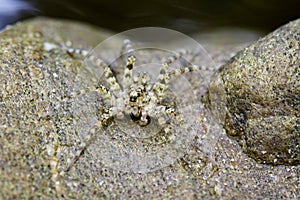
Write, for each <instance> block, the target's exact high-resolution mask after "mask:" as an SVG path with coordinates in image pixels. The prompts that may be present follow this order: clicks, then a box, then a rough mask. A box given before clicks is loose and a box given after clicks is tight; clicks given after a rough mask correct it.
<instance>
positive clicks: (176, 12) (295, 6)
mask: <svg viewBox="0 0 300 200" xmlns="http://www.w3.org/2000/svg"><path fill="white" fill-rule="evenodd" d="M299 7H300V1H299V0H285V1H280V0H265V1H260V0H251V1H250V0H232V1H224V0H213V1H212V0H188V1H179V0H173V1H161V0H147V1H137V0H131V1H128V0H127V1H120V0H110V1H103V0H85V1H82V0H64V1H61V0H42V1H41V0H0V27H2V28H3V27H4V26H5V25H7V24H10V23H14V22H16V21H19V20H21V19H24V18H28V17H31V16H39V15H43V16H51V17H59V18H68V19H76V20H80V21H86V22H89V23H92V24H95V25H98V26H101V27H105V28H108V29H111V30H114V31H118V32H119V31H124V30H128V29H131V28H136V27H143V26H160V27H165V28H170V29H175V30H178V31H181V32H184V33H193V32H199V31H203V30H208V29H211V28H218V27H224V26H225V27H228V26H229V27H230V26H234V27H243V28H251V29H258V30H261V31H271V30H273V29H275V28H276V27H278V26H280V25H282V24H285V23H287V22H288V21H290V20H293V19H296V18H299V17H300V13H299Z"/></svg>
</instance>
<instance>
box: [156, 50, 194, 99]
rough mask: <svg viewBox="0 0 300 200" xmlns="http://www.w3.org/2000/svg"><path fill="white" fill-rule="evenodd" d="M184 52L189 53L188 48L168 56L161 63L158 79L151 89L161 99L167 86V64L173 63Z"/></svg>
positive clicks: (168, 77)
mask: <svg viewBox="0 0 300 200" xmlns="http://www.w3.org/2000/svg"><path fill="white" fill-rule="evenodd" d="M186 54H191V52H190V51H189V50H181V51H179V52H178V53H176V54H175V55H172V56H169V57H168V58H167V59H166V60H165V62H164V63H163V65H162V68H161V69H160V72H159V76H158V81H157V82H156V83H155V84H154V86H153V91H154V93H155V94H156V96H157V97H158V99H160V100H161V99H162V98H163V97H164V96H165V93H166V91H167V90H168V87H169V82H170V76H169V73H168V71H169V65H170V64H172V63H174V62H175V61H176V60H178V59H180V58H182V57H183V56H184V55H186Z"/></svg>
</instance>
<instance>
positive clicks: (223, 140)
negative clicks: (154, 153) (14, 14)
mask: <svg viewBox="0 0 300 200" xmlns="http://www.w3.org/2000/svg"><path fill="white" fill-rule="evenodd" d="M294 23H295V24H297V22H294ZM291 25H292V24H291ZM108 35H110V34H109V33H107V32H105V31H103V30H99V29H95V28H93V27H90V26H87V25H84V24H80V23H78V22H69V21H61V20H51V19H41V18H38V19H34V20H30V21H27V22H23V23H20V24H17V25H15V26H13V27H11V28H10V29H8V30H5V31H3V32H2V33H1V34H0V47H1V48H0V55H1V57H0V87H1V88H0V149H1V154H0V188H1V190H0V199H16V198H17V199H28V198H33V199H34V198H37V199H41V198H42V199H53V198H66V199H70V198H74V199H96V198H98V199H99V198H106V199H120V198H121V199H129V198H135V199H150V198H151V199H174V198H175V199H176V198H177V199H180V198H187V199H193V198H194V199H203V198H205V199H216V198H217V199H218V198H236V199H261V198H273V199H276V198H277V199H278V198H285V199H287V198H288V199H297V198H299V197H300V179H299V176H300V175H299V174H300V167H299V165H295V166H288V165H279V166H271V165H265V164H259V163H257V161H255V160H253V159H251V158H249V156H248V155H247V154H244V153H243V152H242V149H241V148H240V146H239V144H238V143H237V142H236V141H235V140H232V139H230V138H228V137H227V135H226V133H225V132H224V131H223V129H222V128H221V127H220V126H219V125H218V123H217V122H216V121H215V120H214V118H213V117H212V116H209V115H207V116H205V115H199V116H197V117H198V118H199V121H200V122H201V123H200V125H199V126H200V127H201V130H202V131H199V136H197V137H196V138H195V139H194V141H193V143H192V145H191V147H190V148H189V149H188V150H187V152H186V154H185V155H184V156H183V157H181V158H179V159H178V160H177V161H176V162H175V163H173V164H171V165H170V166H167V167H164V168H162V169H160V170H157V171H155V172H151V173H145V174H138V173H130V172H123V171H117V170H114V169H111V168H109V167H107V166H106V165H105V163H103V164H101V163H99V162H95V159H96V158H97V157H101V155H100V154H99V152H95V151H94V150H93V149H89V147H88V149H87V151H85V152H84V154H83V155H82V156H81V157H80V159H79V160H78V161H77V162H76V164H75V165H74V166H73V167H72V168H71V169H70V171H67V172H65V170H64V169H65V168H66V166H67V163H68V162H69V161H70V159H72V158H73V155H74V153H75V152H76V150H77V149H78V146H80V144H81V143H82V140H81V138H80V137H79V136H78V134H77V132H76V129H75V128H74V127H76V123H77V121H78V119H75V118H74V115H73V111H72V106H70V105H69V104H68V102H69V99H68V95H69V93H70V91H72V89H73V88H74V80H75V78H76V76H77V74H78V71H79V69H80V68H81V67H82V66H83V62H82V59H77V58H76V57H74V56H73V55H70V54H68V53H66V52H65V51H64V50H62V49H52V50H49V49H48V50H47V48H46V49H45V43H54V44H60V43H65V42H66V41H72V43H73V46H75V47H79V48H80V47H83V48H87V49H89V48H92V47H93V46H95V45H96V44H98V43H99V42H100V41H101V40H103V39H104V38H106V37H107V36H108ZM298 41H299V40H298ZM214 47H215V46H214ZM214 47H211V48H209V49H210V53H211V55H212V57H215V58H220V59H219V60H216V62H217V63H216V64H217V65H219V64H221V63H223V62H224V60H226V59H227V58H229V55H232V54H235V53H236V52H234V51H232V50H229V48H228V49H227V52H226V51H214ZM117 50H118V51H119V49H117ZM225 50H226V49H225ZM288 50H289V49H287V50H286V51H287V53H288ZM229 51H230V53H228V52H229ZM235 51H236V50H235ZM266 51H268V48H267V47H266ZM216 52H218V53H216ZM222 52H223V53H224V52H226V53H224V55H223V54H222ZM289 55H290V54H289ZM276 59H277V58H276ZM276 59H275V58H274V60H276ZM293 59H296V61H297V60H298V62H299V59H298V58H297V57H296V58H295V57H294V58H293ZM265 62H266V61H265ZM291 73H292V72H291ZM298 73H299V71H298ZM298 88H299V87H298ZM220 96H221V97H224V95H220ZM222 102H225V101H221V104H218V105H220V110H219V111H220V112H219V113H222V112H221V111H222V110H221V108H226V107H227V106H228V105H224V104H222ZM297 109H299V107H297ZM294 115H295V116H296V117H299V115H297V113H294ZM255 119H256V118H253V120H252V121H248V122H247V123H248V124H249V125H248V128H250V127H251V126H252V125H251V123H253V124H257V122H255V121H254V120H255ZM280 120H282V121H284V120H285V121H286V124H287V126H289V127H293V126H294V124H295V123H296V122H295V120H294V118H293V117H289V115H284V116H282V118H276V119H274V120H270V118H264V120H261V121H260V122H259V123H260V126H256V125H253V127H255V128H256V129H252V132H260V131H261V130H264V129H266V130H269V129H275V130H278V129H279V130H281V129H282V130H284V132H287V133H289V131H288V130H287V129H284V128H283V127H279V126H278V129H277V128H276V127H277V125H274V126H270V125H269V126H270V128H268V126H263V125H262V124H263V122H262V121H265V123H268V122H269V121H272V122H271V123H276V121H280ZM296 124H297V123H296ZM225 127H226V126H225ZM226 129H228V130H229V128H226ZM230 130H234V127H233V128H231V129H230ZM237 135H238V134H237ZM271 135H272V134H271ZM263 138H266V140H268V138H267V137H263Z"/></svg>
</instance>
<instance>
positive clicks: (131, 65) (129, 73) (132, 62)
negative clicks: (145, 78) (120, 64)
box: [123, 55, 135, 89]
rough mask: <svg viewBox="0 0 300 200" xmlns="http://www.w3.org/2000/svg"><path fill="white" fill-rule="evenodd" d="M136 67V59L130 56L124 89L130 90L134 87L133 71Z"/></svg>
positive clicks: (124, 79)
mask: <svg viewBox="0 0 300 200" xmlns="http://www.w3.org/2000/svg"><path fill="white" fill-rule="evenodd" d="M134 65H135V57H134V56H133V55H131V56H128V58H127V63H126V65H125V69H124V77H123V86H124V89H128V88H129V87H130V86H131V85H132V70H133V68H134Z"/></svg>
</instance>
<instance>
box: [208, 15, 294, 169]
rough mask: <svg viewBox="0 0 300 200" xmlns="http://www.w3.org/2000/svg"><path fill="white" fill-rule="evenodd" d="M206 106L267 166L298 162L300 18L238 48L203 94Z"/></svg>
mask: <svg viewBox="0 0 300 200" xmlns="http://www.w3.org/2000/svg"><path fill="white" fill-rule="evenodd" d="M208 99H209V100H210V101H211V102H210V107H211V109H212V110H213V112H214V114H215V115H216V116H217V118H218V119H219V120H220V121H221V123H222V124H224V128H225V129H226V132H227V134H228V135H229V136H231V137H232V138H234V139H236V140H237V141H238V142H239V143H240V145H241V146H242V149H243V151H244V152H245V153H247V154H248V155H249V156H250V157H252V158H254V159H255V160H256V161H258V162H261V163H266V164H272V165H279V164H284V165H297V164H299V163H300V20H296V21H293V22H291V23H289V24H287V25H285V26H283V27H281V28H279V29H277V30H276V31H274V32H273V33H271V34H269V35H268V36H266V37H264V38H262V39H260V40H259V41H257V42H256V43H254V44H252V45H250V46H249V47H247V48H245V49H244V50H242V51H241V52H239V53H238V54H237V55H236V56H235V57H234V58H233V59H231V61H230V62H229V63H228V64H226V65H225V66H223V67H222V69H221V72H220V73H219V74H218V75H217V77H216V80H215V81H214V82H213V83H212V85H211V86H210V89H209V92H208Z"/></svg>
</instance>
